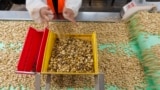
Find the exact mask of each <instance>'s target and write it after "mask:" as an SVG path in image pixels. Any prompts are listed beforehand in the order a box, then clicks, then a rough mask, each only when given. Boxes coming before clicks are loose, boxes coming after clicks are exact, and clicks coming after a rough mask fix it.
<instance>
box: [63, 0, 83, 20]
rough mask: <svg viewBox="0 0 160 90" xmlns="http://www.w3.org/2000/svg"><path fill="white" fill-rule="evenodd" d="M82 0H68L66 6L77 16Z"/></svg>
mask: <svg viewBox="0 0 160 90" xmlns="http://www.w3.org/2000/svg"><path fill="white" fill-rule="evenodd" d="M81 4H82V0H66V2H65V7H66V8H69V9H72V10H73V12H74V16H75V17H76V16H77V15H78V11H79V9H80V7H81Z"/></svg>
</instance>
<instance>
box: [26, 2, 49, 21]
mask: <svg viewBox="0 0 160 90" xmlns="http://www.w3.org/2000/svg"><path fill="white" fill-rule="evenodd" d="M42 7H47V5H46V4H45V3H44V2H43V1H42V0H26V9H27V10H28V12H29V14H30V16H31V18H32V19H33V20H34V21H36V22H38V23H41V22H42V18H41V16H40V9H41V8H42Z"/></svg>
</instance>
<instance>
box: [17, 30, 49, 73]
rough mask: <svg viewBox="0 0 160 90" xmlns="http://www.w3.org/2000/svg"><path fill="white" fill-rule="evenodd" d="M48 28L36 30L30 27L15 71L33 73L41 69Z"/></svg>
mask: <svg viewBox="0 0 160 90" xmlns="http://www.w3.org/2000/svg"><path fill="white" fill-rule="evenodd" d="M47 36H48V29H47V28H46V29H45V30H43V31H37V30H36V29H34V28H32V27H30V28H29V30H28V33H27V36H26V39H25V42H24V45H23V48H22V52H21V55H20V58H19V62H18V65H17V71H16V72H17V73H33V72H37V71H40V70H41V66H42V60H43V54H44V49H45V44H46V40H47Z"/></svg>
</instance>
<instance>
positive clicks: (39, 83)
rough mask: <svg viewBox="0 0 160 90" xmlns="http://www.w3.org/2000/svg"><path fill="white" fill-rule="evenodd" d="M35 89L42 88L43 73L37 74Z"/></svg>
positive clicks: (39, 89)
mask: <svg viewBox="0 0 160 90" xmlns="http://www.w3.org/2000/svg"><path fill="white" fill-rule="evenodd" d="M35 90H41V74H40V73H36V74H35Z"/></svg>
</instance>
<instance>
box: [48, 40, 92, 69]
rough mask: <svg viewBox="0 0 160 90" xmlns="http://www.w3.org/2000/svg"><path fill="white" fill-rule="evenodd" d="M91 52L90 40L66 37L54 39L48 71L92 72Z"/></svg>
mask: <svg viewBox="0 0 160 90" xmlns="http://www.w3.org/2000/svg"><path fill="white" fill-rule="evenodd" d="M93 68H94V66H93V53H92V45H91V42H90V41H86V40H81V39H78V38H72V37H70V38H68V39H67V40H65V41H61V40H59V39H56V44H55V46H54V47H53V52H52V56H51V59H50V62H49V66H48V71H50V72H93Z"/></svg>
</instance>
